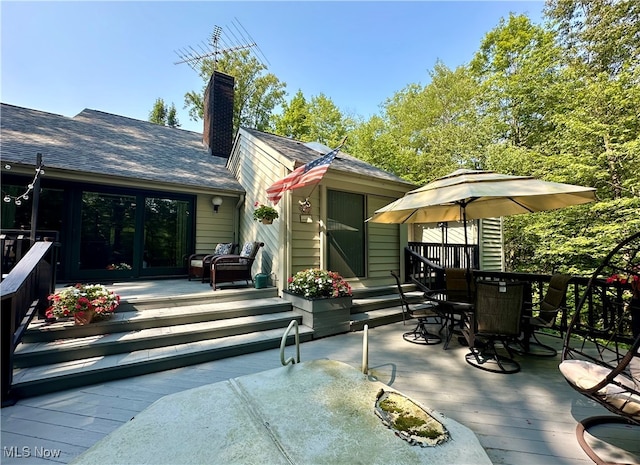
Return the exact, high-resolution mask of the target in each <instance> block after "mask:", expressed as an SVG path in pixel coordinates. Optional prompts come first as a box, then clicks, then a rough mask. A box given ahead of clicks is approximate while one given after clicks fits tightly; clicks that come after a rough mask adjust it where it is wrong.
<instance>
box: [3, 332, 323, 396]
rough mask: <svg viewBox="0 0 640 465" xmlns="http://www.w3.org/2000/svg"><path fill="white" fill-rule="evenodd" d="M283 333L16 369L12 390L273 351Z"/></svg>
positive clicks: (27, 391) (304, 336) (41, 390)
mask: <svg viewBox="0 0 640 465" xmlns="http://www.w3.org/2000/svg"><path fill="white" fill-rule="evenodd" d="M299 331H300V341H301V342H306V341H309V340H311V339H312V334H313V330H312V329H311V328H309V327H307V326H304V325H300V326H299ZM283 333H284V331H283V330H282V329H270V330H266V331H255V332H251V333H246V334H239V335H235V336H227V337H221V338H217V339H208V340H204V341H196V342H189V343H185V344H177V345H171V346H165V347H157V348H153V349H144V350H136V351H133V352H129V353H122V354H114V355H106V356H97V357H90V358H84V359H78V360H73V361H68V362H60V363H53V364H50V365H43V366H39V367H30V368H17V369H16V370H14V378H13V386H12V391H13V393H14V394H15V395H17V396H18V397H29V396H33V395H40V394H45V393H48V392H54V391H60V390H63V389H69V388H72V387H78V386H85V385H89V384H95V383H101V382H105V381H111V380H115V379H121V378H128V377H131V376H137V375H141V374H147V373H153V372H157V371H163V370H169V369H173V368H179V367H182V366H187V365H193V364H197V363H204V362H208V361H211V360H218V359H221V358H226V357H233V356H236V355H241V354H246V353H251V352H257V351H262V350H267V349H274V348H278V347H280V343H281V340H282V336H283ZM293 341H294V336H293V335H290V336H289V338H288V339H287V343H288V344H291V343H293Z"/></svg>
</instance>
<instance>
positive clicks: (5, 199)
mask: <svg viewBox="0 0 640 465" xmlns="http://www.w3.org/2000/svg"><path fill="white" fill-rule="evenodd" d="M43 167H44V165H42V164H40V166H37V167H36V174H35V176H34V177H33V181H31V182H30V183H29V184H27V190H26V191H25V192H24V193H23V194H21V195H18V196H17V197H14V196H12V195H10V194H7V193H6V192H3V194H4V197H3V198H2V201H3V202H5V203H11V201H13V203H15V204H16V205H18V206H19V205H22V201H23V200H29V194H30V193H31V191H32V190H33V186H34V185H35V183H36V181H37V180H38V177H39V176H43V175H44V169H43ZM4 169H6V170H10V169H11V165H8V164H7V165H4Z"/></svg>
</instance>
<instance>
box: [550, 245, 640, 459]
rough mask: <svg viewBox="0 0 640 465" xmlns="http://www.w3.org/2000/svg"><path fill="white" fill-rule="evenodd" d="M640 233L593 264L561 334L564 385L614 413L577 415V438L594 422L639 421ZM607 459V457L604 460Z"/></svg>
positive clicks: (591, 454) (581, 441)
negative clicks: (581, 417)
mask: <svg viewBox="0 0 640 465" xmlns="http://www.w3.org/2000/svg"><path fill="white" fill-rule="evenodd" d="M639 350H640V233H637V234H634V235H633V236H630V237H629V238H627V239H625V240H624V241H622V242H621V243H620V244H618V245H617V246H616V247H615V248H614V249H613V250H612V251H611V252H610V253H609V255H608V256H607V257H606V258H605V259H604V261H603V262H602V264H601V265H600V266H599V267H598V268H597V269H596V271H595V272H594V273H593V275H592V276H591V278H590V279H589V283H588V285H587V289H586V291H585V292H584V294H583V295H582V297H581V298H580V301H579V303H578V308H577V309H576V313H575V314H574V316H573V318H572V319H571V322H570V324H569V327H568V329H567V333H566V334H565V338H564V344H563V348H562V356H561V363H560V367H559V368H560V372H561V373H562V375H563V376H564V377H565V379H566V380H567V382H568V383H569V385H570V386H571V387H572V388H573V389H575V390H576V391H578V392H579V393H580V394H582V395H584V396H586V397H587V398H589V399H591V400H592V401H595V402H597V403H598V404H600V405H602V406H603V407H605V408H606V409H607V410H609V411H610V412H612V413H613V414H615V415H608V416H595V417H591V418H586V419H583V420H580V421H579V422H578V425H577V427H576V436H577V439H578V443H579V444H580V446H581V447H582V449H583V450H584V451H585V453H586V454H587V455H588V456H589V457H590V458H591V459H592V460H593V461H594V462H596V463H598V464H601V463H605V462H604V461H603V460H602V459H601V458H600V457H599V456H598V455H597V454H596V453H595V451H594V450H593V448H592V447H591V445H590V444H589V443H588V442H587V441H586V440H585V432H587V431H588V430H589V428H592V427H594V426H596V425H601V424H605V423H623V424H626V425H631V426H628V427H632V428H633V427H636V428H637V427H639V426H640V354H639ZM606 463H609V462H606Z"/></svg>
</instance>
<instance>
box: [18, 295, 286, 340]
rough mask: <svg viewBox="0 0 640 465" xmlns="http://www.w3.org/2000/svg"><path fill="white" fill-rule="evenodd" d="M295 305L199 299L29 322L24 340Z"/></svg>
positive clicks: (273, 301) (261, 300)
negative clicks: (100, 317)
mask: <svg viewBox="0 0 640 465" xmlns="http://www.w3.org/2000/svg"><path fill="white" fill-rule="evenodd" d="M290 309H291V304H290V303H289V302H286V301H284V300H282V299H281V298H279V297H270V298H258V299H254V300H242V301H237V302H219V303H205V304H203V303H199V304H188V305H184V306H180V307H176V306H165V307H157V308H152V309H148V310H143V311H118V312H116V313H114V314H113V315H112V316H111V317H110V318H109V319H108V320H105V321H98V322H95V323H91V324H89V325H84V326H77V325H75V324H74V323H73V321H60V322H56V323H53V324H47V323H45V322H44V321H39V322H34V323H32V324H31V325H29V328H28V329H27V331H26V333H25V335H24V338H23V339H22V340H23V342H46V341H49V342H51V341H55V340H58V339H60V338H61V337H64V338H74V339H75V338H80V337H89V336H98V335H102V334H110V333H118V332H122V331H139V330H143V329H149V328H160V327H166V326H175V325H184V324H190V323H201V322H204V321H213V320H225V319H230V318H239V317H246V316H255V315H262V314H265V313H278V312H282V311H286V310H290Z"/></svg>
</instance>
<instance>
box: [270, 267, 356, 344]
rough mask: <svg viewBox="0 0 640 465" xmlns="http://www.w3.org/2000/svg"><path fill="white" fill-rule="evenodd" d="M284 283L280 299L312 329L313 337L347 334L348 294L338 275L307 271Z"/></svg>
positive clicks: (310, 269)
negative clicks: (286, 283) (287, 285)
mask: <svg viewBox="0 0 640 465" xmlns="http://www.w3.org/2000/svg"><path fill="white" fill-rule="evenodd" d="M288 284H289V287H288V289H287V290H285V291H284V292H283V294H282V297H283V298H284V299H285V300H288V301H290V302H291V305H292V307H293V310H294V312H296V313H298V314H300V315H302V323H303V324H304V325H307V326H310V327H311V328H313V330H314V336H316V337H322V336H329V335H332V334H338V333H343V332H347V331H349V326H350V324H351V305H352V303H353V298H352V291H351V286H350V285H349V283H348V282H346V281H345V280H344V278H343V277H342V276H340V274H339V273H336V272H335V271H327V270H322V269H319V268H309V269H307V270H302V271H299V272H297V273H296V274H294V275H293V276H291V277H290V278H289V279H288Z"/></svg>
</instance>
